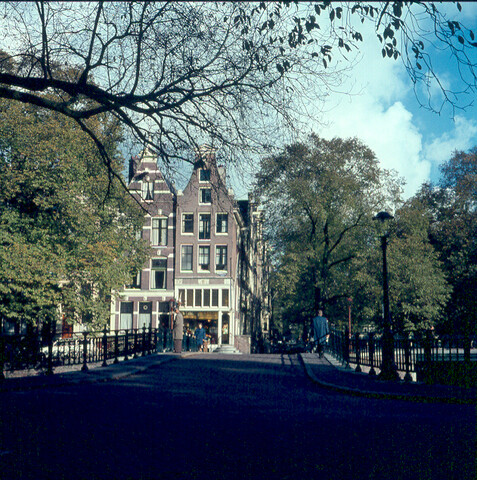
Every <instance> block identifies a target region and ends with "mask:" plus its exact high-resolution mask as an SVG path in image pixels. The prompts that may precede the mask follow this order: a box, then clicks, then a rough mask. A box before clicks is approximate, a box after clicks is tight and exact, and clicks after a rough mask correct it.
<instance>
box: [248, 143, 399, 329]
mask: <svg viewBox="0 0 477 480" xmlns="http://www.w3.org/2000/svg"><path fill="white" fill-rule="evenodd" d="M257 192H258V193H259V194H260V195H261V196H262V199H263V203H264V206H265V208H266V210H267V215H266V217H267V218H268V222H269V223H268V227H267V235H268V237H269V241H270V242H271V244H272V246H273V251H274V263H273V265H274V289H275V291H276V297H275V300H276V301H275V307H276V313H277V314H278V315H282V316H284V317H286V318H287V319H288V320H289V321H295V322H297V321H304V319H306V318H308V319H309V317H310V316H311V315H312V314H313V312H315V311H316V309H317V308H318V307H319V306H323V305H325V306H326V308H327V310H328V311H329V310H330V309H331V310H332V309H333V307H334V306H335V305H336V304H337V302H340V301H343V300H344V299H346V298H347V297H349V296H352V295H351V294H352V292H353V285H352V281H353V275H354V274H353V265H355V263H354V260H355V259H356V258H357V256H358V255H359V253H360V252H361V251H362V250H366V249H367V248H368V246H369V242H370V235H372V220H371V219H372V216H373V215H374V214H375V212H376V210H377V209H378V208H382V206H383V205H386V204H388V203H393V202H395V201H396V200H397V199H398V197H399V192H400V182H399V181H397V180H396V179H394V177H393V176H392V175H391V174H390V173H389V172H385V171H383V170H381V169H380V168H379V166H378V162H377V159H376V157H375V155H374V153H373V152H372V151H371V150H370V149H369V148H367V147H366V146H365V145H363V144H362V143H361V142H359V141H358V140H356V139H348V140H343V139H339V138H335V139H333V140H329V141H328V140H324V139H321V138H319V137H318V136H316V135H312V136H310V137H309V139H308V141H307V142H306V143H297V144H293V145H290V146H288V147H287V148H286V149H285V151H284V152H282V154H280V155H278V156H275V157H270V158H266V159H264V160H263V162H262V164H261V169H260V172H259V174H258V176H257Z"/></svg>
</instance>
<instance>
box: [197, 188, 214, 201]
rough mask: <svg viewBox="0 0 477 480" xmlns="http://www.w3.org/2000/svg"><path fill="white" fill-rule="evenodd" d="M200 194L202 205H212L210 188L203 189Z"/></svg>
mask: <svg viewBox="0 0 477 480" xmlns="http://www.w3.org/2000/svg"><path fill="white" fill-rule="evenodd" d="M199 194H200V196H199V199H200V203H212V190H211V189H210V188H201V189H200V190H199Z"/></svg>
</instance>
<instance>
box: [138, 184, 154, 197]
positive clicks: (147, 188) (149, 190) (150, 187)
mask: <svg viewBox="0 0 477 480" xmlns="http://www.w3.org/2000/svg"><path fill="white" fill-rule="evenodd" d="M141 193H142V199H143V200H154V182H150V181H147V180H145V181H143V182H142V184H141Z"/></svg>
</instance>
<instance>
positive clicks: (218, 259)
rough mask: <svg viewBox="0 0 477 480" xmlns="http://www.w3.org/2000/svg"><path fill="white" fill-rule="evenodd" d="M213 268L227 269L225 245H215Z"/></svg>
mask: <svg viewBox="0 0 477 480" xmlns="http://www.w3.org/2000/svg"><path fill="white" fill-rule="evenodd" d="M215 269H216V270H227V246H226V245H224V246H217V247H216V248H215Z"/></svg>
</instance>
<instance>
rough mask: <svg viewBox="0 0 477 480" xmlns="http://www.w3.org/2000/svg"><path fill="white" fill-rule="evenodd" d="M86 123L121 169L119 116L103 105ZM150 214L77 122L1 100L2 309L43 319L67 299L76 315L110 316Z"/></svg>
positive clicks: (140, 256)
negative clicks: (112, 174) (112, 298)
mask: <svg viewBox="0 0 477 480" xmlns="http://www.w3.org/2000/svg"><path fill="white" fill-rule="evenodd" d="M88 128H90V129H91V130H92V131H94V132H95V135H96V136H97V137H98V138H100V139H101V142H102V144H103V145H104V146H105V148H107V149H108V151H109V155H110V157H111V158H112V159H114V168H115V169H116V171H120V170H121V168H122V165H121V158H120V156H119V152H118V150H117V148H118V142H119V140H120V138H121V137H120V134H121V131H120V128H119V126H118V123H117V121H115V120H114V119H112V118H111V116H110V115H106V114H103V115H99V116H97V117H95V118H94V119H91V120H89V121H88ZM142 218H143V214H142V211H141V210H140V209H139V208H138V207H137V205H135V204H134V202H133V201H132V199H131V197H129V196H128V195H127V194H126V192H125V191H124V189H122V188H121V187H120V186H119V184H118V182H111V181H110V178H108V174H107V172H106V171H105V170H104V168H103V167H102V163H101V158H100V157H99V155H98V152H97V149H96V146H95V145H94V143H93V142H92V141H91V139H90V137H89V136H88V135H86V134H85V133H84V132H83V131H82V130H81V129H80V128H79V127H78V126H77V125H76V124H75V122H73V121H72V120H71V119H69V118H67V117H65V116H63V115H59V114H57V113H56V112H52V111H49V110H45V109H42V108H38V107H35V106H32V105H25V104H21V103H18V102H13V101H6V100H2V101H1V102H0V264H1V269H0V279H1V281H0V315H1V316H2V317H4V318H6V319H7V320H10V321H18V320H20V319H23V320H25V321H27V322H29V323H33V324H36V323H37V322H39V321H41V320H43V319H45V318H48V319H51V318H52V317H54V316H55V315H57V313H58V307H59V306H60V304H61V305H62V306H63V308H64V310H65V311H73V312H75V318H76V319H80V320H87V319H89V320H91V321H93V320H94V321H95V322H96V323H106V322H107V320H108V318H109V308H110V302H109V295H110V292H111V289H113V288H117V287H119V286H121V285H123V284H124V283H125V282H126V281H127V280H128V279H129V276H130V272H131V269H134V268H140V266H141V265H142V262H143V261H144V258H145V257H144V255H145V247H144V245H142V244H141V242H138V241H137V240H136V234H137V232H138V231H140V228H141V225H142ZM70 320H73V319H71V318H70Z"/></svg>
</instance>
